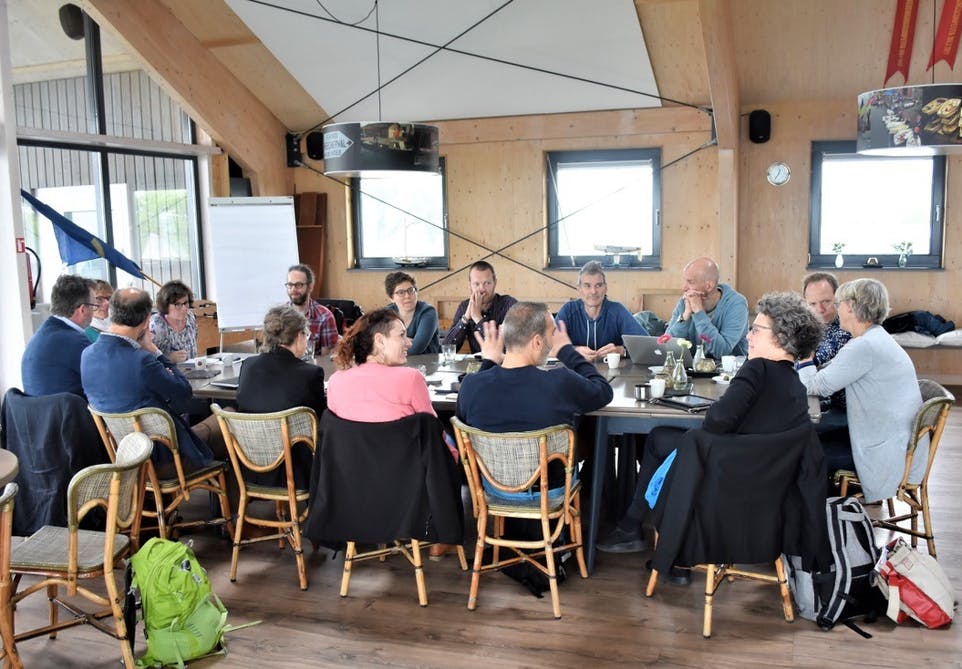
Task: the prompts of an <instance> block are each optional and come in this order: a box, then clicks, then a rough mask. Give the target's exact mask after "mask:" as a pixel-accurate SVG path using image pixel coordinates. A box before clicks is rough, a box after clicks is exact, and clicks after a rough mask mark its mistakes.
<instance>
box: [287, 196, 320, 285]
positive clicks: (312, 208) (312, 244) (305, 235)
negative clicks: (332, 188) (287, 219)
mask: <svg viewBox="0 0 962 669" xmlns="http://www.w3.org/2000/svg"><path fill="white" fill-rule="evenodd" d="M294 219H295V221H296V226H297V253H298V255H299V256H300V260H301V262H302V263H304V264H305V265H308V266H309V267H310V268H311V269H313V270H314V277H315V279H314V290H313V291H312V292H311V295H312V296H313V297H315V298H316V297H319V296H320V293H321V284H322V283H323V279H324V239H325V237H326V234H327V231H326V229H327V193H298V194H297V195H295V196H294Z"/></svg>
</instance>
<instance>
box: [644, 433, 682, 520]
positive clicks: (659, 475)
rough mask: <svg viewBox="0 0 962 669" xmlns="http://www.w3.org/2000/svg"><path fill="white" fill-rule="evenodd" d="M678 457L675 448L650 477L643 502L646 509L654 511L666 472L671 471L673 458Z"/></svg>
mask: <svg viewBox="0 0 962 669" xmlns="http://www.w3.org/2000/svg"><path fill="white" fill-rule="evenodd" d="M676 455H678V449H677V448H676V449H675V450H673V451H672V452H671V453H669V454H668V457H667V458H665V460H664V462H662V463H661V465H660V466H659V467H658V469H656V470H655V473H654V475H652V477H651V481H649V482H648V489H647V490H645V501H646V502H648V508H650V509H654V508H655V504H657V503H658V495H659V494H660V493H661V487H662V486H663V485H664V484H665V478H667V476H668V471H669V470H670V469H671V463H673V462H674V461H675V456H676Z"/></svg>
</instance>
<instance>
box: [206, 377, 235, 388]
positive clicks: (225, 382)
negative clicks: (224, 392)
mask: <svg viewBox="0 0 962 669" xmlns="http://www.w3.org/2000/svg"><path fill="white" fill-rule="evenodd" d="M210 385H212V386H217V387H218V388H230V389H231V390H237V386H239V385H240V377H239V376H229V377H227V378H226V379H217V380H216V381H211V382H210Z"/></svg>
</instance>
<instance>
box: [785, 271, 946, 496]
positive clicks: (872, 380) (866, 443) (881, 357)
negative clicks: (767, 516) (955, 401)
mask: <svg viewBox="0 0 962 669" xmlns="http://www.w3.org/2000/svg"><path fill="white" fill-rule="evenodd" d="M835 299H836V301H837V304H838V317H839V325H840V326H841V327H842V329H843V330H845V331H846V332H850V333H851V335H852V339H851V340H850V341H849V342H848V343H847V344H845V346H843V347H842V348H841V350H839V352H838V354H837V355H836V356H835V357H834V358H833V359H832V362H831V364H829V365H827V366H825V367H824V368H822V369H820V370H817V369H816V368H815V365H814V362H813V361H812V357H811V356H806V361H805V362H802V363H801V364H800V365H799V371H798V375H799V377H800V378H801V380H802V383H804V384H805V387H806V388H807V389H808V393H809V394H810V395H820V396H827V395H831V394H832V393H835V392H837V391H839V390H843V389H844V390H845V401H846V404H847V406H848V431H847V433H846V432H845V431H836V432H832V433H830V434H831V436H832V437H834V438H831V439H829V438H827V437H828V435H819V436H820V438H822V446H823V448H824V449H825V460H826V465H827V466H828V470H829V472H832V471H833V470H835V469H854V470H855V471H856V472H857V473H858V478H859V481H861V483H862V492H863V493H864V494H865V500H866V501H868V502H873V501H876V500H880V499H886V498H888V497H891V496H892V495H894V494H895V491H896V488H898V484H899V481H900V480H901V478H902V474H903V473H904V471H905V448H906V445H907V444H908V441H909V434H910V433H911V431H912V425H913V421H914V420H915V413H916V412H917V411H918V408H919V407H920V406H921V405H922V394H921V393H920V392H919V384H918V380H917V379H916V375H915V366H914V365H913V364H912V360H911V358H909V356H908V354H907V353H906V352H905V350H904V349H903V348H902V347H901V346H899V345H898V344H897V343H896V342H895V340H894V339H893V338H892V336H891V335H890V334H889V333H888V332H886V331H885V330H884V329H883V328H882V325H881V324H882V321H883V320H884V319H885V317H886V315H888V311H889V297H888V291H887V290H886V289H885V286H884V285H883V284H882V283H880V282H879V281H876V280H875V279H856V280H854V281H848V282H847V283H843V284H842V285H841V286H839V287H838V290H837V291H836V292H835ZM927 453H928V449H927V448H925V447H924V446H923V447H921V448H919V449H917V450H916V455H917V456H919V455H921V456H922V457H916V458H915V460H914V461H913V463H912V471H911V472H910V475H909V480H910V481H915V482H918V481H921V480H922V476H923V474H924V473H925V467H926V464H927V462H926V460H927V458H926V457H925V455H926V454H927Z"/></svg>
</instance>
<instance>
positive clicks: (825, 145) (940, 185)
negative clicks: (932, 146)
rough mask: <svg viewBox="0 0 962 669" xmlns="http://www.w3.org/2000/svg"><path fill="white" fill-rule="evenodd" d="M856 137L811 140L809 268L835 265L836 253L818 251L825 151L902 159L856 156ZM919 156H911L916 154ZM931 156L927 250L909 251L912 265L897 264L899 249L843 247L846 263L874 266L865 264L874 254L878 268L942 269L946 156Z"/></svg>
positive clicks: (829, 153) (858, 265)
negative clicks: (879, 250)
mask: <svg viewBox="0 0 962 669" xmlns="http://www.w3.org/2000/svg"><path fill="white" fill-rule="evenodd" d="M855 146H856V142H855V140H832V141H818V142H812V188H811V194H810V204H809V207H810V208H809V225H808V269H826V268H833V269H834V268H835V257H836V255H837V254H836V253H820V252H819V249H820V247H821V244H820V242H821V234H822V221H821V216H822V161H823V160H824V158H825V156H827V155H833V154H834V155H837V154H851V155H852V158H851V159H852V160H858V159H873V160H878V159H880V158H883V159H885V160H903V158H900V157H889V156H859V155H858V154H856V151H855ZM918 157H919V156H912V158H916V159H917V158H918ZM926 157H931V158H932V201H931V209H930V212H929V239H930V240H931V242H930V249H929V251H930V253H916V252H913V253H912V255H911V267H908V268H905V267H899V266H898V259H899V253H898V252H897V251H895V250H894V249H893V251H892V253H872V254H862V253H859V254H853V253H846V252H845V251H844V250H843V251H842V256H844V258H845V266H846V267H853V268H855V267H863V266H864V267H865V268H866V269H871V268H875V266H874V265H866V263H867V262H868V259H869V258H875V259H876V260H877V261H878V264H879V266H878V267H877V269H901V270H904V269H942V268H943V258H942V256H943V251H944V234H945V215H944V214H945V172H946V168H945V156H941V155H936V156H926Z"/></svg>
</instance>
